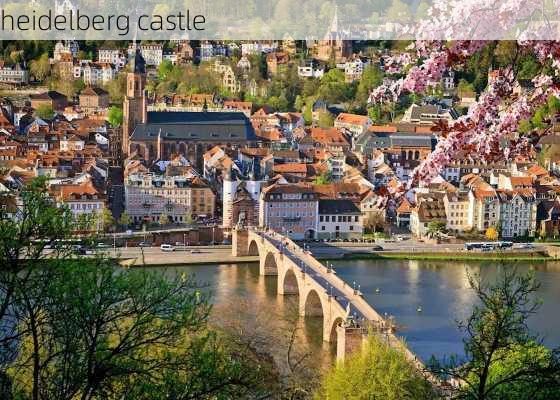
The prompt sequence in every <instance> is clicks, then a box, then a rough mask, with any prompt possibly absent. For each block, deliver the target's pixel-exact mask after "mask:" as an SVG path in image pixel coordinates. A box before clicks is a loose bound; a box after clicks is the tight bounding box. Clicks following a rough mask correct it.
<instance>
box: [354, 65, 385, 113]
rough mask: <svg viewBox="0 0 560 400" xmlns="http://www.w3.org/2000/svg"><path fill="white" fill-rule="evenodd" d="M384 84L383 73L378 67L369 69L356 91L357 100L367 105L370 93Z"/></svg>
mask: <svg viewBox="0 0 560 400" xmlns="http://www.w3.org/2000/svg"><path fill="white" fill-rule="evenodd" d="M382 83H383V72H382V71H381V70H380V69H379V68H378V67H377V66H369V67H367V68H366V69H365V70H364V72H363V74H362V79H360V83H359V84H358V89H357V91H356V98H357V100H358V101H359V102H360V103H363V104H364V105H365V104H366V103H367V101H368V98H369V93H370V92H371V91H372V90H373V89H375V88H376V87H378V86H379V85H381V84H382Z"/></svg>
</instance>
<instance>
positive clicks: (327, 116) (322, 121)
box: [317, 111, 334, 128]
mask: <svg viewBox="0 0 560 400" xmlns="http://www.w3.org/2000/svg"><path fill="white" fill-rule="evenodd" d="M317 124H318V125H319V127H320V128H330V127H332V126H334V116H333V115H332V114H331V113H330V112H328V111H319V118H318V121H317Z"/></svg>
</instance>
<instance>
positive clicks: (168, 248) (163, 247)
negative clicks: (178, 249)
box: [159, 244, 175, 252]
mask: <svg viewBox="0 0 560 400" xmlns="http://www.w3.org/2000/svg"><path fill="white" fill-rule="evenodd" d="M159 248H160V250H161V251H166V252H168V251H175V247H174V246H173V245H170V244H162V245H161V246H159Z"/></svg>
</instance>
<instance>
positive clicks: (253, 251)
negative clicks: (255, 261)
mask: <svg viewBox="0 0 560 400" xmlns="http://www.w3.org/2000/svg"><path fill="white" fill-rule="evenodd" d="M247 255H248V256H258V255H260V251H259V245H258V244H257V242H256V241H255V240H252V241H251V243H249V250H248V251H247Z"/></svg>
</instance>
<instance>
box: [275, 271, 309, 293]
mask: <svg viewBox="0 0 560 400" xmlns="http://www.w3.org/2000/svg"><path fill="white" fill-rule="evenodd" d="M303 285H304V284H303V283H300V281H299V278H298V276H297V271H294V269H293V268H285V269H284V270H283V271H281V273H280V274H278V294H297V295H300V292H301V290H302V289H303Z"/></svg>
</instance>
